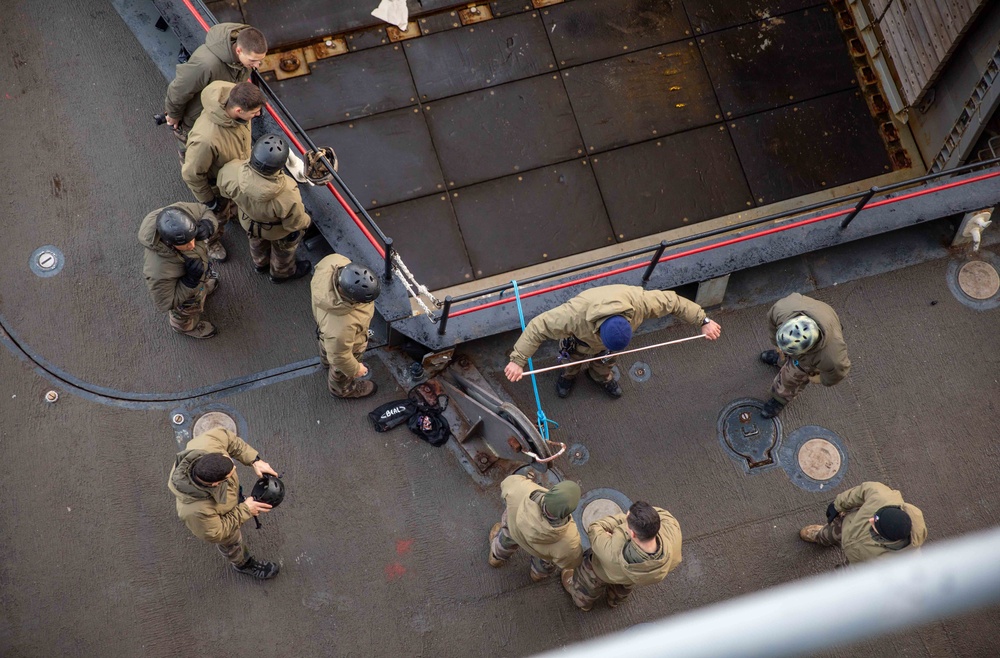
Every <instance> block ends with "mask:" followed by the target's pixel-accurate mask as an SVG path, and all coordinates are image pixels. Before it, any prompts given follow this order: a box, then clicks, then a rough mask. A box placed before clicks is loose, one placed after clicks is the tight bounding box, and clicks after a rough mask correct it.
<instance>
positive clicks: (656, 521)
mask: <svg viewBox="0 0 1000 658" xmlns="http://www.w3.org/2000/svg"><path fill="white" fill-rule="evenodd" d="M628 527H629V528H631V529H632V532H634V533H635V536H636V537H638V538H639V539H640V540H642V541H649V540H650V539H652V538H653V537H655V536H656V535H657V534H658V533H659V532H660V515H659V514H658V513H657V511H656V510H655V509H654V508H653V506H652V505H650V504H649V503H647V502H646V501H644V500H637V501H635V502H634V503H632V507H630V508H628Z"/></svg>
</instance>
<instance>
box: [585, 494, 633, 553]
mask: <svg viewBox="0 0 1000 658" xmlns="http://www.w3.org/2000/svg"><path fill="white" fill-rule="evenodd" d="M630 507H632V501H631V500H630V499H629V497H628V496H626V495H625V494H623V493H622V492H620V491H618V490H617V489H607V488H604V487H601V488H599V489H591V490H590V491H588V492H587V493H585V494H583V497H581V498H580V504H579V505H577V506H576V510H575V511H574V512H573V520H574V521H576V526H577V529H579V531H580V541H581V543H582V544H583V549H584V550H587V549H588V548H590V537H588V536H587V526H589V525H590V524H591V523H593V522H594V521H597V520H598V519H602V518H604V517H605V516H610V515H612V514H624V513H625V512H627V511H628V508H630Z"/></svg>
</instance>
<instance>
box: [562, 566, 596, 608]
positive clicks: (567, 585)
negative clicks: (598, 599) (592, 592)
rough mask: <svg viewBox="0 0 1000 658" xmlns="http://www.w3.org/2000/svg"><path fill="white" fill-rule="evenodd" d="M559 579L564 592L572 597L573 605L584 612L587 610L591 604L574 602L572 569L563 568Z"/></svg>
mask: <svg viewBox="0 0 1000 658" xmlns="http://www.w3.org/2000/svg"><path fill="white" fill-rule="evenodd" d="M559 580H561V581H562V586H563V589H564V590H566V593H567V594H569V596H570V598H571V599H573V605H575V606H576V607H577V608H579V609H580V610H583V611H584V612H588V611H589V610H590V609H591V608H592V607H593V604H591V605H588V606H582V605H580V604H579V603H577V602H576V595H575V592H574V591H573V570H572V569H564V570H563V572H562V575H561V576H560V577H559Z"/></svg>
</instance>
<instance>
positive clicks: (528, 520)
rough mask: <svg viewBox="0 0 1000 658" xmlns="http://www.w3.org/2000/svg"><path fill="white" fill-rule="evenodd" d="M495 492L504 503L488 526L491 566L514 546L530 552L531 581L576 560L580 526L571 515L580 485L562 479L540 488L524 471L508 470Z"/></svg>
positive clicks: (504, 560)
mask: <svg viewBox="0 0 1000 658" xmlns="http://www.w3.org/2000/svg"><path fill="white" fill-rule="evenodd" d="M500 495H501V496H502V497H503V500H504V505H505V506H506V507H505V509H504V512H503V516H502V517H500V522H499V523H495V524H493V527H492V528H491V529H490V552H489V563H490V566H491V567H502V566H503V565H504V564H506V563H507V560H509V559H510V558H511V556H512V555H514V553H515V552H516V551H517V548H518V546H520V547H522V548H524V550H525V551H526V552H527V553H528V554H529V555H530V556H531V580H533V581H534V582H536V583H537V582H541V581H543V580H545V579H546V578H548V577H549V576H551V575H552V574H553V573H555V572H556V570H558V569H574V568H576V567H578V566H579V565H580V560H581V559H582V557H583V553H582V551H581V549H580V531H579V530H577V528H576V523H575V522H574V521H573V510H575V509H576V506H577V505H578V504H579V503H580V485H578V484H577V483H576V482H573V481H572V480H563V481H562V482H559V483H558V484H556V485H555V486H553V487H552V488H551V489H545V487H543V486H541V485H539V484H537V483H535V482H534V481H533V480H531V479H530V478H526V477H525V476H523V475H511V476H508V477H507V478H505V479H504V481H503V482H501V483H500Z"/></svg>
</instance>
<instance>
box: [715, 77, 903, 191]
mask: <svg viewBox="0 0 1000 658" xmlns="http://www.w3.org/2000/svg"><path fill="white" fill-rule="evenodd" d="M729 127H730V133H731V134H732V136H733V143H734V144H735V145H736V150H737V152H738V153H739V156H740V162H742V164H743V170H744V172H746V177H747V181H748V182H749V183H750V189H751V190H753V195H754V198H755V199H756V201H757V203H759V204H767V203H773V202H775V201H780V200H782V199H790V198H792V197H796V196H800V195H803V194H808V193H810V192H815V191H817V190H821V189H824V188H831V187H835V186H837V185H842V184H844V183H849V182H851V181H856V180H864V179H865V178H870V177H872V176H877V175H879V174H884V173H886V172H887V171H889V170H890V163H889V158H888V156H887V155H886V152H885V147H884V146H883V144H882V140H881V138H880V137H879V135H878V132H877V130H876V129H875V125H874V123H873V122H872V118H871V116H870V115H869V114H868V106H867V105H866V104H865V100H864V98H862V97H861V95H860V94H859V93H858V92H857V91H842V92H839V93H837V94H833V95H831V96H824V97H822V98H817V99H814V100H810V101H805V102H803V103H799V104H796V105H793V106H788V107H783V108H779V109H776V110H773V111H771V112H761V113H759V114H754V115H752V116H749V117H746V118H744V119H738V120H736V121H733V122H731V123H730V124H729Z"/></svg>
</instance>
